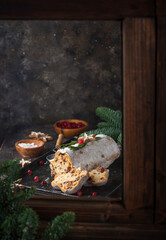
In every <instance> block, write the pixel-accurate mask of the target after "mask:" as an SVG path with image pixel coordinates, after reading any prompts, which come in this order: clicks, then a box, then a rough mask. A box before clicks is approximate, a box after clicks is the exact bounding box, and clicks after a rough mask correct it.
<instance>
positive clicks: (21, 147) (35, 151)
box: [15, 139, 45, 157]
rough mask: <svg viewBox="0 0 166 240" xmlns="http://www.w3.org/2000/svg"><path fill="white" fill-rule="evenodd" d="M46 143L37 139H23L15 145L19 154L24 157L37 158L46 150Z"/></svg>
mask: <svg viewBox="0 0 166 240" xmlns="http://www.w3.org/2000/svg"><path fill="white" fill-rule="evenodd" d="M44 144H45V143H44V142H43V141H41V140H36V139H23V140H20V141H18V142H16V143H15V147H16V150H17V152H18V153H19V154H20V155H21V156H22V157H37V156H39V155H40V154H41V153H42V151H43V149H44Z"/></svg>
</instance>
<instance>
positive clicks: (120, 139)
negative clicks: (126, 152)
mask: <svg viewBox="0 0 166 240" xmlns="http://www.w3.org/2000/svg"><path fill="white" fill-rule="evenodd" d="M117 143H118V144H119V145H122V133H120V134H119V136H118V138H117Z"/></svg>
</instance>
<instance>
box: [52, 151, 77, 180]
mask: <svg viewBox="0 0 166 240" xmlns="http://www.w3.org/2000/svg"><path fill="white" fill-rule="evenodd" d="M72 167H73V164H72V162H71V160H70V157H69V156H68V155H66V154H63V153H61V152H59V151H58V152H56V154H55V157H54V159H53V160H50V168H51V176H54V175H57V174H61V173H67V172H69V171H70V170H71V168H72Z"/></svg>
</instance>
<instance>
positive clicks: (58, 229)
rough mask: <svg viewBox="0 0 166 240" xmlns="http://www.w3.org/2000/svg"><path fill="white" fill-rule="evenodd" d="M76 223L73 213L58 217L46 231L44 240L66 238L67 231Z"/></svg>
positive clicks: (43, 236)
mask: <svg viewBox="0 0 166 240" xmlns="http://www.w3.org/2000/svg"><path fill="white" fill-rule="evenodd" d="M74 221H75V214H74V213H73V212H65V213H63V214H62V215H61V216H57V217H56V218H55V219H54V220H53V221H52V223H50V224H49V225H48V227H47V228H46V229H45V231H44V233H43V235H42V238H41V239H42V240H46V239H49V240H55V239H56V240H59V239H61V238H62V237H64V236H65V235H66V233H67V231H68V230H69V229H70V228H71V226H70V225H71V224H72V223H73V222H74Z"/></svg>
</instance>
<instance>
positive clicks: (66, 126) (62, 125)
mask: <svg viewBox="0 0 166 240" xmlns="http://www.w3.org/2000/svg"><path fill="white" fill-rule="evenodd" d="M57 127H59V128H63V129H73V128H82V127H85V124H83V123H82V122H78V123H76V122H68V121H63V122H59V123H57Z"/></svg>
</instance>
